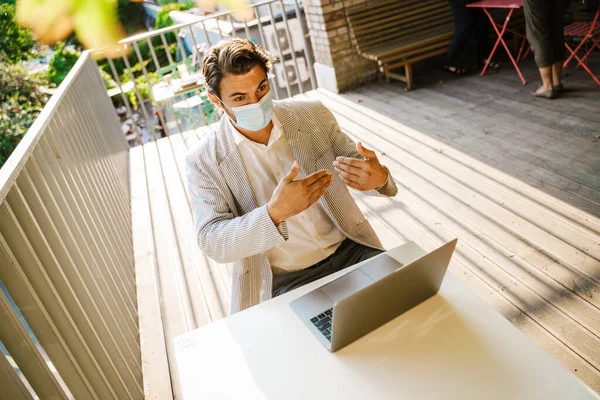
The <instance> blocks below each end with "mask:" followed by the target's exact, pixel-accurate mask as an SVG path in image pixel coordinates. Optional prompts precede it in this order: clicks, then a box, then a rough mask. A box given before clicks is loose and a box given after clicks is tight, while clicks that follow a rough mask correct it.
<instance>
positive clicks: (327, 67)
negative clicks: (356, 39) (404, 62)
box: [303, 0, 377, 93]
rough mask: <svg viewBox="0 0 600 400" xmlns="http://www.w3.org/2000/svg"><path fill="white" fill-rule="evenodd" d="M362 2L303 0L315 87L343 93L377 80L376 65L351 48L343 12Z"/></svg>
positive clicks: (360, 0)
mask: <svg viewBox="0 0 600 400" xmlns="http://www.w3.org/2000/svg"><path fill="white" fill-rule="evenodd" d="M365 3H366V1H365V0H303V4H304V13H305V16H306V21H307V24H308V29H309V33H310V38H311V41H312V47H313V50H314V54H315V75H316V76H317V83H318V85H319V87H322V88H325V89H328V90H331V91H333V92H335V93H340V92H344V91H347V90H350V89H352V88H354V87H357V86H359V85H361V84H363V83H366V82H370V81H372V80H374V79H375V78H376V77H377V63H375V62H374V61H370V60H367V59H365V58H363V57H360V56H359V55H358V54H357V52H356V48H355V47H354V45H353V44H352V39H351V34H350V31H349V27H348V22H347V18H346V12H345V10H346V9H347V8H350V7H353V6H357V5H361V4H365Z"/></svg>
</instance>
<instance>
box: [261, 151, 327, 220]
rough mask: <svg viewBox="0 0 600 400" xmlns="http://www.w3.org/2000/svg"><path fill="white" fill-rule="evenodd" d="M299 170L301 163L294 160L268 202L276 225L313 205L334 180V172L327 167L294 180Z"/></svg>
mask: <svg viewBox="0 0 600 400" xmlns="http://www.w3.org/2000/svg"><path fill="white" fill-rule="evenodd" d="M298 171H300V164H299V163H298V161H294V164H292V168H291V170H290V172H288V174H287V175H286V176H284V177H283V178H282V179H281V181H279V184H278V185H277V187H276V188H275V191H274V192H273V195H272V196H271V200H269V203H268V204H267V211H268V212H269V215H270V216H271V219H272V220H273V223H274V224H275V225H279V224H280V223H282V222H283V221H285V220H286V219H288V218H289V217H292V216H294V215H297V214H300V213H301V212H302V211H304V210H306V209H307V208H309V207H310V206H312V205H313V203H315V202H316V201H317V200H319V198H320V197H321V196H322V195H323V193H325V191H326V190H327V188H328V187H329V185H331V182H333V174H332V173H331V172H329V171H327V170H325V169H324V170H321V171H317V172H315V173H313V174H311V175H309V176H307V177H306V178H304V179H299V180H297V181H294V178H295V177H296V176H297V175H298Z"/></svg>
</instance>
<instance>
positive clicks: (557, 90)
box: [552, 83, 567, 94]
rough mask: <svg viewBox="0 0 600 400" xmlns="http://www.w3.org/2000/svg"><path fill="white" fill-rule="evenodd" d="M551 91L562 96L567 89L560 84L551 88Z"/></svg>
mask: <svg viewBox="0 0 600 400" xmlns="http://www.w3.org/2000/svg"><path fill="white" fill-rule="evenodd" d="M552 90H553V91H554V93H556V94H562V93H565V92H566V91H567V89H566V88H565V87H564V86H563V84H562V83H559V84H558V85H556V86H552Z"/></svg>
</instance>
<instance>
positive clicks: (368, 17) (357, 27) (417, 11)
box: [351, 0, 451, 35]
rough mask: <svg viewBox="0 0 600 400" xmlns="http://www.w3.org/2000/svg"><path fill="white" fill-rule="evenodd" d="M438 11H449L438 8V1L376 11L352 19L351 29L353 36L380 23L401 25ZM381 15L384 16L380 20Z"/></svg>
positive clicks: (445, 8) (446, 8)
mask: <svg viewBox="0 0 600 400" xmlns="http://www.w3.org/2000/svg"><path fill="white" fill-rule="evenodd" d="M439 11H446V12H448V11H451V10H450V9H449V8H448V7H440V5H439V1H438V0H430V1H427V2H425V3H422V4H416V5H414V6H412V7H410V8H405V9H402V10H398V9H393V8H392V9H389V10H387V9H386V10H379V9H378V10H376V12H373V13H369V14H365V15H363V16H361V17H360V18H359V17H352V20H351V21H352V28H353V31H354V33H355V34H357V35H358V34H359V32H361V31H364V30H365V29H367V28H370V27H373V26H377V25H380V24H381V23H385V22H389V21H397V22H398V23H400V24H401V23H402V21H403V19H404V18H408V17H412V16H415V15H416V16H418V17H424V16H429V15H431V14H436V13H439ZM382 15H385V17H384V18H382Z"/></svg>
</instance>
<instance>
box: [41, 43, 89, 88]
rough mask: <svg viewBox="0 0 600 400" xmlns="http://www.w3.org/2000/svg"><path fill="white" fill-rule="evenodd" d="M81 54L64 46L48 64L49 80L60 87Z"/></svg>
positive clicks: (72, 48) (70, 47)
mask: <svg viewBox="0 0 600 400" xmlns="http://www.w3.org/2000/svg"><path fill="white" fill-rule="evenodd" d="M80 55H81V53H80V52H79V51H78V50H77V49H76V48H74V47H72V46H67V45H66V44H65V45H63V46H62V47H61V48H60V49H59V50H58V51H57V52H56V53H54V55H53V56H52V58H51V59H50V63H49V64H48V79H50V82H52V84H53V85H55V86H58V85H60V84H61V82H62V81H63V80H64V79H65V78H66V77H67V75H68V73H69V71H70V70H71V68H73V65H75V63H76V62H77V60H78V59H79V56H80Z"/></svg>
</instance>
